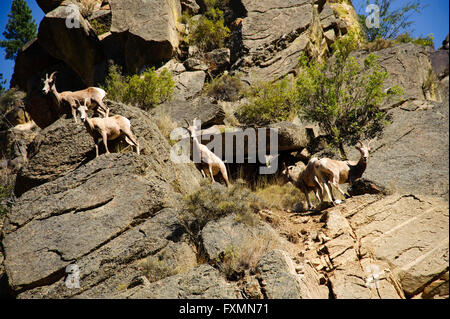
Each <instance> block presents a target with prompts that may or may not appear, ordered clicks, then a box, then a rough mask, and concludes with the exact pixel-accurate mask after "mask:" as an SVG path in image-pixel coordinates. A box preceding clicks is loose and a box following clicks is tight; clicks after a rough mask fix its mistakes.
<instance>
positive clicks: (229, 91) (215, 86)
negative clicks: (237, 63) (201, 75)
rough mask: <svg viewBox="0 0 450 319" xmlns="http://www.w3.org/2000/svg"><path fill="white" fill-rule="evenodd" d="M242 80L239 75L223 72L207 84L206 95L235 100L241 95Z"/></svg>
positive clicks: (230, 100) (218, 98) (223, 99)
mask: <svg viewBox="0 0 450 319" xmlns="http://www.w3.org/2000/svg"><path fill="white" fill-rule="evenodd" d="M242 89H243V85H242V81H241V80H240V78H239V76H238V75H229V74H228V73H226V74H222V75H221V76H219V77H216V78H214V79H213V80H212V81H211V82H209V83H207V84H205V87H204V91H205V93H206V95H208V96H211V97H214V98H216V99H217V100H222V101H229V102H235V101H237V100H238V99H239V98H240V97H241V93H240V92H241V91H242Z"/></svg>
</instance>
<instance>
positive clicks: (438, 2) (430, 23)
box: [0, 0, 449, 87]
mask: <svg viewBox="0 0 450 319" xmlns="http://www.w3.org/2000/svg"><path fill="white" fill-rule="evenodd" d="M274 1H280V0H274ZM11 2H12V0H0V34H1V33H3V31H4V29H5V26H6V24H7V22H8V13H9V11H10V9H11ZM26 2H27V3H28V6H29V7H30V8H31V10H32V11H33V16H34V20H35V21H36V23H37V25H39V23H40V22H41V20H42V18H43V17H44V13H43V12H42V10H41V9H40V8H39V6H38V5H37V3H36V1H35V0H26ZM365 2H366V0H353V4H354V6H355V8H356V9H358V8H359V7H360V6H361V4H363V3H365ZM405 2H407V0H396V1H395V3H396V4H398V5H401V4H403V3H405ZM422 2H423V3H424V4H428V7H427V8H425V9H424V10H423V11H422V12H421V13H420V14H414V15H413V16H412V17H411V20H413V21H414V22H415V23H414V24H413V28H414V32H413V33H412V35H413V36H414V37H418V36H426V35H428V34H430V33H432V34H433V35H434V43H435V47H436V48H438V47H440V45H441V43H442V40H444V38H445V37H446V36H447V34H448V32H449V0H423V1H422ZM0 38H1V39H3V36H2V35H0ZM4 56H5V55H4V52H3V49H0V73H3V76H4V78H6V79H7V80H8V84H7V85H6V87H9V80H10V79H11V75H12V73H13V71H14V62H13V61H11V60H5V59H4Z"/></svg>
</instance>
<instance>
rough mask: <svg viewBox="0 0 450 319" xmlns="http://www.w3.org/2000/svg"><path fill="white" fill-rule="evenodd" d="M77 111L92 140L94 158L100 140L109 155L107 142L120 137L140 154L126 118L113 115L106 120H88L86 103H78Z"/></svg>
mask: <svg viewBox="0 0 450 319" xmlns="http://www.w3.org/2000/svg"><path fill="white" fill-rule="evenodd" d="M77 103H79V102H77ZM77 110H78V112H80V117H81V121H82V122H83V123H84V125H85V127H86V129H87V131H88V133H89V134H90V135H91V136H92V138H93V139H94V143H95V153H96V157H98V143H99V142H100V139H101V140H103V144H104V145H105V149H106V153H107V154H109V150H108V142H107V141H108V140H110V141H111V140H115V139H117V138H119V137H121V136H125V141H126V142H127V143H128V144H130V145H131V146H134V147H135V148H136V152H137V153H138V155H139V154H140V153H139V143H138V141H137V139H136V137H135V136H134V134H133V132H132V131H131V123H130V121H129V120H128V119H127V118H126V117H124V116H121V115H114V116H112V117H106V118H100V117H96V118H89V117H88V116H87V114H86V112H87V106H86V102H85V104H84V105H81V104H80V103H79V106H78V109H77Z"/></svg>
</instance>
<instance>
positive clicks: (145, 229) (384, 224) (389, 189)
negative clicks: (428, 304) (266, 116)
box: [0, 0, 449, 299]
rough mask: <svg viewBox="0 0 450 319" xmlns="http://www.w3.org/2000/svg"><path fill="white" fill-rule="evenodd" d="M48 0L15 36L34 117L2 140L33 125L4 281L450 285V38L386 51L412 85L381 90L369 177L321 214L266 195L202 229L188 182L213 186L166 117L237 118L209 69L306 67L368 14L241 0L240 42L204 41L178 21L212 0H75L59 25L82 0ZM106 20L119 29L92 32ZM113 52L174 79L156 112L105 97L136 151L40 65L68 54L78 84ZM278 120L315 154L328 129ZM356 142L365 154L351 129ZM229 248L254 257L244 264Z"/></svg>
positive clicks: (279, 286) (141, 292) (277, 71)
mask: <svg viewBox="0 0 450 319" xmlns="http://www.w3.org/2000/svg"><path fill="white" fill-rule="evenodd" d="M37 2H38V4H39V5H40V6H41V8H42V9H43V11H44V12H46V17H45V18H44V20H43V21H42V23H41V25H40V28H39V34H38V38H37V39H36V40H34V41H32V42H30V43H29V44H27V45H26V46H25V47H24V48H23V50H22V52H21V53H20V54H19V56H18V59H17V61H16V65H15V73H14V76H13V80H12V83H13V84H14V85H17V86H18V87H19V88H20V89H21V90H23V91H25V92H26V93H27V98H26V99H25V101H24V107H25V108H26V110H27V111H28V113H29V114H30V115H31V117H32V119H33V120H34V121H35V122H36V124H37V125H38V126H39V127H40V128H34V129H33V130H23V131H21V132H22V133H21V134H17V133H14V131H11V130H14V129H9V130H5V132H6V133H5V134H6V135H5V136H13V137H9V138H8V139H7V140H8V143H5V145H8V146H7V147H6V146H5V147H6V148H9V149H11V145H14V143H15V142H16V141H18V140H19V141H20V140H21V141H23V143H24V145H26V146H27V155H28V162H27V163H26V164H25V165H24V167H23V168H22V169H20V170H19V171H18V172H17V175H16V177H15V178H16V180H15V185H14V194H15V198H14V202H13V203H12V207H11V210H10V212H8V214H7V215H6V216H1V217H0V228H1V229H2V232H1V237H0V238H1V251H0V296H2V297H3V296H12V297H17V298H252V299H258V298H294V299H295V298H305V299H306V298H338V299H341V298H375V299H376V298H383V299H384V298H448V291H449V288H448V276H449V275H448V252H449V237H448V232H449V229H448V225H449V223H448V221H449V216H448V212H449V208H448V121H449V119H448V110H449V102H448V101H449V97H448V63H447V65H445V63H444V64H442V63H437V62H436V59H437V58H436V56H438V55H439V56H440V55H445V53H446V54H447V55H448V45H447V49H446V48H445V46H443V48H442V50H438V51H433V50H432V49H431V48H426V47H422V46H418V45H414V44H401V45H397V46H393V47H390V48H386V49H383V50H380V51H377V52H376V54H377V55H378V56H379V57H380V63H381V66H382V67H383V68H385V69H386V70H387V71H388V72H389V73H390V78H389V81H388V82H387V83H386V88H388V87H389V86H392V85H396V84H398V85H400V86H402V87H403V88H404V96H402V97H401V98H400V99H397V100H395V101H387V102H386V104H385V106H384V107H385V110H386V111H387V112H388V113H389V115H390V118H391V124H390V125H388V126H387V127H386V129H385V131H384V135H383V137H382V138H380V139H379V140H377V141H376V142H374V147H373V150H372V152H371V157H370V159H369V164H368V168H367V171H366V172H365V175H364V177H366V178H368V179H370V180H371V182H369V183H368V184H366V186H367V185H369V186H368V187H366V188H364V187H362V188H361V189H359V192H358V190H356V191H355V190H354V194H358V195H357V196H354V197H352V198H350V199H347V200H345V201H344V202H343V203H342V204H340V205H338V206H336V207H331V208H326V207H324V209H323V210H322V211H320V212H312V213H311V214H301V213H298V212H296V211H286V210H281V209H279V208H272V209H258V211H257V213H255V214H254V216H253V217H255V220H253V219H252V220H253V222H248V221H246V220H242V218H240V217H239V215H238V213H239V212H233V213H232V214H229V215H227V216H225V217H221V218H218V219H214V220H211V221H209V222H208V223H207V224H206V225H205V226H204V227H203V228H202V230H201V232H200V236H199V240H200V242H199V243H197V244H193V242H192V240H191V238H190V236H189V234H188V232H187V231H186V229H185V228H184V227H183V225H182V218H183V216H184V214H185V212H186V207H184V206H183V201H182V198H183V196H184V195H186V194H190V193H192V192H193V191H195V190H197V189H199V188H200V187H202V186H201V181H202V178H201V174H200V172H199V171H198V169H197V168H196V167H195V166H194V165H193V164H192V163H190V164H175V163H173V162H172V161H171V159H170V151H171V144H170V143H169V141H168V140H167V138H166V136H164V135H163V133H161V130H160V128H159V127H158V126H157V125H156V122H157V120H156V119H157V117H158V116H159V115H160V114H164V115H166V116H168V118H170V119H171V121H173V122H175V123H176V124H178V125H184V121H185V120H189V121H191V120H192V119H194V118H195V117H198V118H200V119H201V120H202V124H203V125H204V127H205V128H209V129H210V130H212V129H213V128H217V129H218V130H219V133H217V134H225V133H223V130H222V131H220V128H223V127H224V126H223V125H224V124H226V123H225V121H226V112H227V109H225V108H224V105H225V104H224V103H223V102H221V101H217V100H214V99H213V98H208V97H205V96H203V95H202V94H201V92H202V89H203V86H204V82H205V79H206V78H207V77H208V76H210V74H220V72H222V71H223V70H227V71H229V72H238V71H239V72H241V74H243V80H244V81H246V82H247V83H248V84H252V83H255V82H256V81H258V80H260V79H266V80H267V79H277V78H279V77H281V76H283V75H286V74H289V73H292V72H295V67H296V64H297V58H298V56H300V54H302V53H303V52H306V53H308V54H309V55H311V56H313V57H315V58H322V57H324V56H325V54H326V53H327V51H328V50H329V47H330V45H331V44H332V43H333V41H334V40H335V39H336V38H337V37H339V36H341V35H342V34H345V33H347V32H348V31H349V30H351V29H357V28H358V27H357V25H356V24H355V21H356V20H355V12H354V10H353V8H352V7H351V4H350V2H348V1H339V2H334V1H308V0H290V1H284V2H283V4H281V5H279V4H277V5H274V3H275V2H274V1H250V0H236V1H231V2H230V3H231V6H232V8H233V10H234V11H233V12H234V16H235V17H236V27H235V28H234V29H233V34H232V37H231V42H230V43H229V45H228V47H227V48H225V49H219V50H215V51H213V52H209V53H207V55H206V57H207V58H205V59H203V58H201V57H200V56H199V55H198V54H196V50H195V48H192V47H191V48H185V47H183V40H182V38H181V32H180V31H181V30H182V29H183V27H182V26H181V24H180V21H179V16H180V14H181V10H191V12H193V13H202V10H204V3H203V2H202V1H197V2H195V1H177V0H170V1H165V0H164V1H163V0H161V1H160V0H154V1H152V2H146V3H147V4H146V5H148V6H149V7H148V8H147V7H145V8H142V7H141V6H136V2H135V1H128V0H109V1H101V0H98V1H92V3H93V4H94V5H93V7H90V8H86V7H85V6H84V5H85V1H81V0H80V1H74V3H76V4H77V5H76V7H75V13H76V15H77V16H78V18H79V20H80V25H81V27H80V28H78V29H77V28H75V29H67V28H65V27H63V26H62V23H63V21H65V18H67V12H66V10H65V8H66V7H67V6H69V5H70V2H68V1H62V0H52V1H44V0H39V1H37ZM88 9H89V10H88ZM98 19H100V20H98ZM94 20H98V21H103V22H104V23H105V25H107V26H108V30H107V31H106V32H105V33H102V34H97V33H96V32H95V31H96V30H94V28H93V27H92V25H95V24H94V22H93V21H94ZM108 21H109V22H108ZM155 26H157V27H155ZM62 29H64V30H62ZM439 51H442V52H439ZM436 52H438V53H436ZM367 54H368V52H366V51H360V52H356V53H355V56H356V57H357V58H358V59H362V58H364V56H366V55H367ZM439 61H441V62H442V60H439ZM110 62H114V63H118V64H120V65H122V66H123V67H124V68H125V69H126V70H127V71H130V72H136V71H140V70H141V69H142V68H143V67H145V66H147V65H148V64H156V65H165V67H166V68H168V69H169V70H171V71H172V72H173V74H174V78H175V80H176V89H175V96H174V99H173V100H171V101H168V102H166V103H164V104H163V105H160V106H159V107H158V108H156V109H155V110H153V111H151V112H146V111H143V110H141V109H139V108H137V107H133V106H129V105H124V104H121V103H117V102H114V101H108V104H109V106H110V108H111V113H112V114H121V115H123V116H126V117H127V118H128V119H130V121H131V124H132V128H133V131H134V133H135V135H136V136H137V137H138V139H139V143H140V145H141V155H139V156H138V155H137V154H135V153H134V152H132V150H131V149H129V148H127V147H125V146H124V143H123V142H120V141H119V142H117V143H111V144H110V145H111V146H110V150H111V151H112V153H111V154H109V155H101V156H100V157H99V158H95V150H94V143H93V141H92V139H91V137H90V136H89V135H88V134H87V133H86V130H85V128H84V127H83V126H82V125H81V124H75V123H74V122H73V120H72V119H71V117H70V116H69V117H67V118H65V117H64V116H63V114H62V113H64V112H60V110H58V108H55V105H54V104H53V101H52V100H51V99H50V98H48V97H46V96H43V95H42V94H41V92H40V91H41V89H42V87H41V86H42V84H41V82H40V79H41V77H42V76H43V75H44V74H45V73H46V72H53V71H55V70H57V71H59V76H58V78H57V86H58V89H60V90H64V89H70V90H75V89H78V88H82V87H84V86H85V85H92V84H97V83H100V82H102V80H103V79H104V76H105V72H106V67H107V66H108V64H109V63H110ZM433 70H434V72H435V73H436V74H438V77H437V79H436V80H434V81H431V82H430V78H429V76H430V74H431V73H430V72H431V71H433ZM430 83H431V84H430ZM230 103H231V102H230ZM236 103H239V102H236ZM150 113H151V114H150ZM213 125H216V126H213ZM274 127H277V128H279V130H280V139H279V141H278V149H279V150H280V152H282V154H283V155H286V156H287V155H288V154H289V153H291V152H298V153H300V152H301V153H300V155H299V157H301V158H303V160H305V159H306V160H307V159H308V158H309V157H310V156H311V154H309V153H308V152H306V149H307V148H310V147H309V146H311V143H313V142H314V141H315V138H316V137H320V136H319V135H320V131H318V130H317V128H316V127H312V126H310V125H307V124H304V123H301V122H296V123H295V124H294V123H287V122H282V123H276V124H274ZM16 129H17V128H16ZM14 134H15V135H14ZM263 147H265V146H263ZM103 151H104V150H103V149H100V152H101V153H102V152H103ZM318 154H320V153H318ZM348 154H349V157H350V158H351V159H353V158H355V159H356V158H358V156H359V154H358V153H357V151H356V150H354V149H353V148H352V147H349V148H348ZM230 167H231V165H230ZM244 168H245V169H246V170H247V171H250V170H251V169H252V166H250V165H249V166H248V167H245V166H244ZM231 169H232V170H233V172H235V168H234V167H231ZM252 172H253V171H252ZM252 174H253V173H252ZM233 176H234V175H233ZM232 183H233V184H234V183H237V181H236V179H234V178H233V180H232ZM361 183H363V184H364V182H363V181H361ZM373 185H375V186H373ZM363 186H364V185H363ZM217 187H218V188H219V189H220V187H222V186H219V185H217ZM367 189H369V190H370V191H367ZM377 189H382V190H383V192H379V191H377ZM384 190H386V191H384ZM367 192H369V193H371V194H367ZM227 258H228V259H227ZM236 258H237V260H236ZM239 258H240V259H239ZM227 261H228V262H229V264H227ZM233 262H241V263H243V262H244V263H247V266H246V268H245V269H244V270H243V271H233V267H234V266H235V265H234V264H233ZM68 266H69V268H70V267H72V268H71V269H72V270H73V269H75V268H73V267H74V266H76V270H75V272H76V274H77V275H79V284H80V286H79V287H78V288H77V287H72V288H70V287H68V286H67V280H68V278H70V276H71V275H72V274H73V273H70V272H69V268H67V267H68ZM227 267H228V268H227Z"/></svg>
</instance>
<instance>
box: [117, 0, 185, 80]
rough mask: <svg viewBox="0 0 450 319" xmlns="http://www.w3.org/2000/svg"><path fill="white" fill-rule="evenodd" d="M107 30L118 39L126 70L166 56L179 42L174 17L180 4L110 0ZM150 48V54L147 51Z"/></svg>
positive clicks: (175, 17) (154, 61) (138, 69)
mask: <svg viewBox="0 0 450 319" xmlns="http://www.w3.org/2000/svg"><path fill="white" fill-rule="evenodd" d="M109 3H110V5H111V13H112V22H111V32H112V33H113V34H117V35H118V38H119V39H120V48H121V50H122V55H123V57H124V60H125V65H126V68H127V71H129V72H131V73H137V72H139V71H141V69H142V68H144V67H145V66H147V65H152V64H157V63H160V62H161V61H164V60H170V58H172V57H173V56H174V54H175V53H176V50H177V48H178V44H179V41H180V40H179V35H178V32H177V21H178V19H179V17H180V16H181V5H180V2H179V1H175V0H170V1H166V0H153V1H145V2H138V1H134V0H110V1H109ZM149 52H151V54H149Z"/></svg>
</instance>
